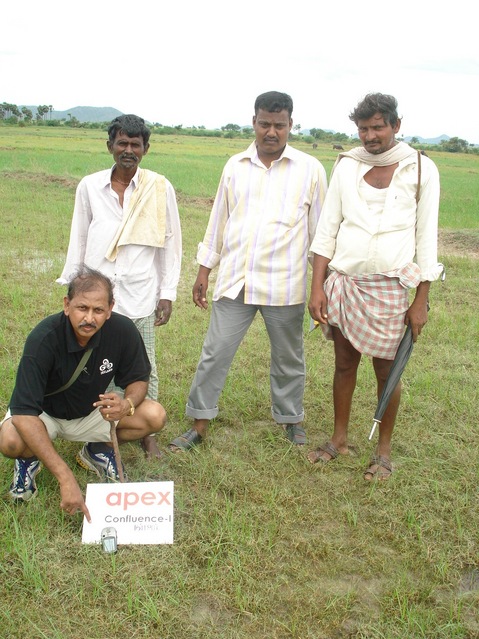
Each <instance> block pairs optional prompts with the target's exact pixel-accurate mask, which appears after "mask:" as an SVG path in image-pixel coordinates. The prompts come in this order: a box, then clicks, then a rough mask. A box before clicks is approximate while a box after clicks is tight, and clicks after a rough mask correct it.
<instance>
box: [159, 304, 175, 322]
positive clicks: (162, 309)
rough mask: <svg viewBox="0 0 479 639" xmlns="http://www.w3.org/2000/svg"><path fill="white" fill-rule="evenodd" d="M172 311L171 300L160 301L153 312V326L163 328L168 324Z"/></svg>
mask: <svg viewBox="0 0 479 639" xmlns="http://www.w3.org/2000/svg"><path fill="white" fill-rule="evenodd" d="M172 310H173V304H172V302H171V300H160V301H159V302H158V304H157V306H156V310H155V315H156V319H155V326H164V325H165V324H168V321H169V319H170V317H171V311H172Z"/></svg>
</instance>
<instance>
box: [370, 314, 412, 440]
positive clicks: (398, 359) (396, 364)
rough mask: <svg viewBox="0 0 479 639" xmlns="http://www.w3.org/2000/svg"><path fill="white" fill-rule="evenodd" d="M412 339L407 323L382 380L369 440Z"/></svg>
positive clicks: (401, 367) (402, 368)
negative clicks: (387, 372) (382, 384)
mask: <svg viewBox="0 0 479 639" xmlns="http://www.w3.org/2000/svg"><path fill="white" fill-rule="evenodd" d="M413 344H414V342H413V340H412V330H411V325H410V324H408V326H407V328H406V330H405V332H404V335H403V338H402V340H401V343H400V344H399V346H398V349H397V351H396V356H395V357H394V361H393V364H392V366H391V370H390V371H389V375H388V376H387V379H386V381H385V382H384V387H383V390H382V393H381V397H380V398H379V401H378V405H377V408H376V412H375V413H374V419H373V427H372V428H371V432H370V433H369V440H371V439H372V438H373V435H374V431H375V430H376V426H377V425H378V424H380V423H381V420H382V418H383V415H384V411H385V410H386V408H387V407H388V404H389V400H390V399H391V395H392V394H393V391H394V389H395V388H396V386H397V384H398V382H399V380H400V379H401V375H402V373H403V370H404V369H405V367H406V364H407V361H408V359H409V357H410V355H411V353H412V347H413Z"/></svg>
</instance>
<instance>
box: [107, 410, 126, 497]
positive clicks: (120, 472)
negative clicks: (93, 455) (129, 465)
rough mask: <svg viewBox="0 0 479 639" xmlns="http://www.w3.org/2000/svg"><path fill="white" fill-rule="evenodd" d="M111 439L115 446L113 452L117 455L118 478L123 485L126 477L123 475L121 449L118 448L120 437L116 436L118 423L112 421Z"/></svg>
mask: <svg viewBox="0 0 479 639" xmlns="http://www.w3.org/2000/svg"><path fill="white" fill-rule="evenodd" d="M110 437H111V443H112V444H113V452H114V453H115V461H116V467H117V468H118V476H119V478H120V482H121V483H122V484H124V483H125V475H124V474H123V464H122V463H121V455H120V447H119V446H118V437H117V436H116V422H114V421H110Z"/></svg>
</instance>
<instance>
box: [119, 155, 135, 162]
mask: <svg viewBox="0 0 479 639" xmlns="http://www.w3.org/2000/svg"><path fill="white" fill-rule="evenodd" d="M120 159H121V160H133V161H134V162H136V159H137V158H136V156H135V155H120Z"/></svg>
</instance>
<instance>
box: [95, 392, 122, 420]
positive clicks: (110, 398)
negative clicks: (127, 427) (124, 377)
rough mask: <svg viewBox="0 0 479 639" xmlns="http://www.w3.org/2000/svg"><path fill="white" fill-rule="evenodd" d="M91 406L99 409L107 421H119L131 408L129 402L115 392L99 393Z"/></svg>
mask: <svg viewBox="0 0 479 639" xmlns="http://www.w3.org/2000/svg"><path fill="white" fill-rule="evenodd" d="M93 406H94V407H95V408H99V409H100V413H101V414H102V417H103V419H105V420H106V421H107V422H119V421H120V419H122V418H123V417H126V416H127V415H129V413H130V410H131V404H130V402H129V401H128V400H127V399H123V398H122V397H120V396H119V395H117V394H116V393H104V394H103V395H99V400H98V401H97V402H95V403H94V404H93Z"/></svg>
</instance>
